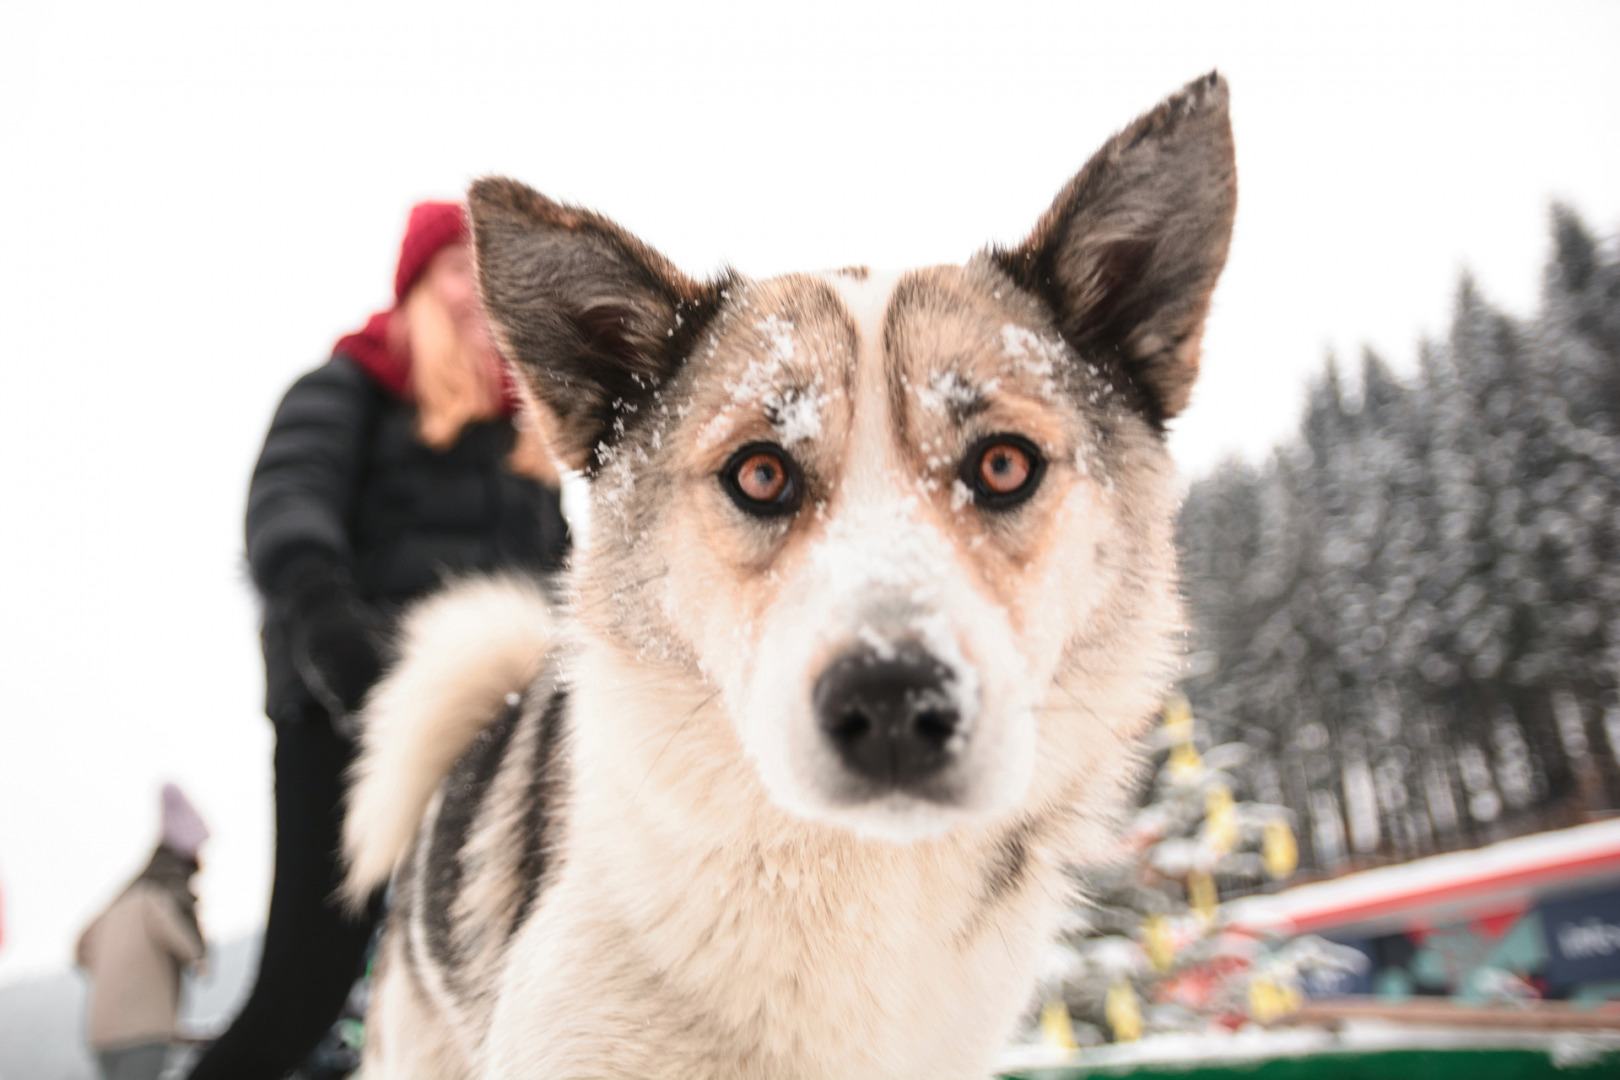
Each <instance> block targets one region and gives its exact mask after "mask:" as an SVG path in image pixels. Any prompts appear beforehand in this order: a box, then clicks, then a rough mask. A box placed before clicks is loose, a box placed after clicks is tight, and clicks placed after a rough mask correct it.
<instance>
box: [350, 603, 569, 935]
mask: <svg viewBox="0 0 1620 1080" xmlns="http://www.w3.org/2000/svg"><path fill="white" fill-rule="evenodd" d="M556 627H557V620H556V617H555V616H554V615H553V614H552V610H551V605H550V604H549V603H548V602H547V600H546V597H545V594H544V593H543V592H542V591H541V588H540V586H539V584H538V582H536V581H534V580H532V579H527V578H522V577H517V576H501V577H486V578H469V579H465V580H463V581H461V582H459V583H456V584H454V585H452V586H450V587H449V588H447V589H445V590H444V591H443V592H440V593H437V594H435V595H433V596H431V597H429V598H428V599H426V600H424V601H423V602H422V603H420V604H418V605H417V606H416V607H414V608H412V609H411V611H410V612H409V613H408V614H407V615H406V617H405V619H404V620H403V622H402V624H401V634H400V644H401V650H400V659H399V663H398V664H396V665H395V666H394V668H393V670H392V671H390V672H389V674H388V677H387V678H385V679H384V680H383V681H382V682H380V683H378V684H377V686H376V688H375V689H374V690H373V691H372V692H371V695H370V696H369V697H368V698H367V699H366V706H365V710H364V712H363V714H362V716H361V735H360V756H359V758H358V760H357V761H356V762H355V764H354V766H353V768H352V769H351V770H350V776H349V782H350V786H349V804H348V812H347V815H346V816H345V818H344V822H343V855H344V860H345V861H346V863H347V864H348V874H347V876H346V878H345V880H344V883H343V888H342V897H343V899H344V900H345V901H346V902H348V903H350V904H353V905H356V906H358V905H361V904H363V903H364V902H365V899H366V897H368V896H369V895H370V894H371V893H372V891H373V890H375V889H376V888H377V886H379V885H381V884H382V883H383V882H385V881H387V880H388V878H389V876H390V875H391V874H392V873H393V872H394V866H395V864H396V863H398V862H399V860H400V859H401V858H402V857H403V856H404V854H405V852H406V850H407V849H408V848H409V847H410V844H411V839H412V837H413V836H415V834H416V830H417V826H418V825H419V824H420V823H421V820H422V815H423V814H424V813H425V812H426V810H427V806H428V803H429V802H430V801H431V800H432V798H433V793H434V791H435V790H437V788H438V786H439V782H440V781H441V780H443V779H444V777H445V776H446V775H447V774H448V773H449V772H450V768H451V766H452V765H454V764H455V763H456V759H457V758H459V757H460V756H461V755H462V753H464V752H465V751H466V749H467V748H468V747H469V746H470V745H472V742H473V740H474V739H476V738H477V737H478V733H479V732H481V731H483V730H484V728H485V727H487V726H488V725H489V724H490V723H491V722H492V721H493V720H494V719H495V718H496V717H497V716H499V715H500V712H501V709H502V707H503V706H504V704H505V701H506V698H507V696H508V695H510V694H513V693H517V692H521V691H522V690H524V689H525V688H526V687H527V686H528V685H529V684H530V683H531V682H533V681H534V679H535V678H536V676H538V675H539V673H540V668H541V665H542V664H543V663H544V661H545V658H546V653H547V651H548V649H549V648H550V647H551V644H552V641H553V639H554V638H555V637H556Z"/></svg>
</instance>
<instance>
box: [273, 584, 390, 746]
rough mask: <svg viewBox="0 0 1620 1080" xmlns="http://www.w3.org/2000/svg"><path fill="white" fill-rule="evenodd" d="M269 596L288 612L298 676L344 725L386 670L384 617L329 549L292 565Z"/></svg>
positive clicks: (290, 635) (294, 664) (338, 721)
mask: <svg viewBox="0 0 1620 1080" xmlns="http://www.w3.org/2000/svg"><path fill="white" fill-rule="evenodd" d="M270 599H271V602H272V603H274V604H277V605H278V606H279V607H280V609H281V610H282V612H283V613H284V615H285V617H286V620H287V625H288V630H289V637H290V641H289V645H290V646H291V649H292V661H293V667H294V668H295V669H296V670H297V672H298V677H299V678H300V679H302V680H303V682H304V685H305V686H306V687H307V688H308V689H309V692H310V694H311V695H312V696H313V697H314V698H315V700H316V702H317V703H318V704H320V706H321V707H322V708H323V709H325V710H326V711H327V713H328V714H329V715H330V716H331V717H332V719H333V722H334V723H336V724H338V725H339V726H340V730H341V729H342V727H343V725H344V721H345V718H346V717H347V715H348V714H349V713H352V712H354V711H355V710H357V709H358V708H359V707H360V703H361V702H362V701H364V700H365V696H366V691H368V690H370V689H371V686H372V684H373V683H375V682H376V681H377V677H378V676H379V675H380V674H382V667H383V654H382V649H383V633H382V620H381V619H380V618H379V617H378V616H377V614H376V613H375V612H374V611H372V610H371V608H370V607H369V606H367V605H366V604H365V603H364V602H362V601H361V600H360V599H359V598H358V597H357V596H355V594H354V588H353V586H352V584H351V583H350V581H349V577H348V574H347V573H346V572H345V571H344V570H343V568H342V567H341V565H339V564H338V563H337V561H336V560H335V559H333V558H332V557H331V556H329V555H325V554H311V555H308V556H305V557H304V558H302V559H301V560H299V561H298V562H296V563H294V564H292V565H291V566H289V567H288V568H287V570H286V571H285V572H284V573H283V574H282V575H281V576H280V577H279V579H278V580H277V583H276V588H275V589H274V591H273V594H272V595H271V598H270Z"/></svg>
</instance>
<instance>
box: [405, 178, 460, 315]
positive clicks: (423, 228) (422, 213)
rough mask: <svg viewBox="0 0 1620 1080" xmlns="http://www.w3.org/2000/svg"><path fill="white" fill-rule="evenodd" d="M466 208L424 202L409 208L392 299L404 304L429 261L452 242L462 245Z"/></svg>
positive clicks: (443, 203) (448, 203) (457, 205)
mask: <svg viewBox="0 0 1620 1080" xmlns="http://www.w3.org/2000/svg"><path fill="white" fill-rule="evenodd" d="M470 235H471V234H470V233H469V231H468V229H467V211H466V209H465V208H463V207H462V205H461V204H460V203H452V202H425V203H417V204H416V205H415V206H413V207H411V220H410V221H409V222H408V223H407V224H406V226H405V240H404V242H403V243H401V244H400V245H399V269H398V270H396V271H395V272H394V300H395V301H396V302H398V303H404V301H405V294H406V293H408V292H410V291H411V286H412V285H415V284H416V279H417V278H419V277H421V276H422V271H423V270H426V269H427V264H428V260H430V259H432V258H433V256H435V255H437V254H438V253H439V252H440V251H442V250H443V249H444V248H447V247H449V246H450V245H451V244H464V243H466V242H467V240H468V238H469V236H470Z"/></svg>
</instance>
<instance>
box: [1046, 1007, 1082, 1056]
mask: <svg viewBox="0 0 1620 1080" xmlns="http://www.w3.org/2000/svg"><path fill="white" fill-rule="evenodd" d="M1041 1042H1042V1043H1043V1044H1045V1046H1046V1048H1047V1049H1048V1050H1053V1051H1056V1052H1058V1053H1061V1054H1072V1053H1074V1050H1075V1046H1074V1024H1073V1022H1072V1021H1071V1020H1070V1018H1069V1006H1068V1005H1067V1004H1065V1003H1064V1001H1063V999H1062V998H1048V999H1047V1002H1046V1004H1044V1005H1042V1006H1041Z"/></svg>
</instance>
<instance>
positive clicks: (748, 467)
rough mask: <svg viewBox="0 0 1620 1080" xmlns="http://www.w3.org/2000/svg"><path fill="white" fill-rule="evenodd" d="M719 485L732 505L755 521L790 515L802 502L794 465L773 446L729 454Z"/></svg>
mask: <svg viewBox="0 0 1620 1080" xmlns="http://www.w3.org/2000/svg"><path fill="white" fill-rule="evenodd" d="M720 483H721V486H722V487H724V488H725V489H726V494H728V495H730V496H731V501H732V502H734V503H736V504H737V506H738V507H740V508H741V509H743V510H746V511H747V512H748V513H750V514H754V515H755V516H757V517H780V516H781V515H783V514H791V513H793V512H794V511H795V510H797V509H798V508H799V504H800V503H801V502H802V501H803V500H804V490H803V487H804V485H803V481H802V480H801V479H800V476H799V467H798V465H797V463H795V462H794V460H793V459H792V458H791V457H789V456H788V453H787V451H786V450H783V449H782V448H781V447H780V446H776V445H774V444H772V443H750V444H749V445H748V446H745V447H743V448H742V449H741V450H738V451H737V452H736V453H735V454H732V455H731V460H729V461H727V462H726V466H725V468H724V469H722V470H720Z"/></svg>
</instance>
